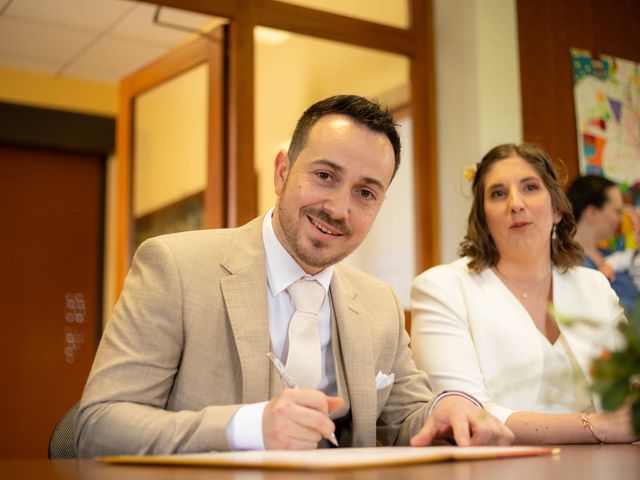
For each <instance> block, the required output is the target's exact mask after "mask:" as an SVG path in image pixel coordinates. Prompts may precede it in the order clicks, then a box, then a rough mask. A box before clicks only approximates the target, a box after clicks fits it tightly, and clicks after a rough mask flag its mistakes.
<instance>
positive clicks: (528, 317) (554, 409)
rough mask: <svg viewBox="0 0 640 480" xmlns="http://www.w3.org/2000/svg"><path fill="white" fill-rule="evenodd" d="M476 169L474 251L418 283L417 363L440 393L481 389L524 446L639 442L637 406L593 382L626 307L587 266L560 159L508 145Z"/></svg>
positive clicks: (467, 244)
mask: <svg viewBox="0 0 640 480" xmlns="http://www.w3.org/2000/svg"><path fill="white" fill-rule="evenodd" d="M476 170H477V171H476V172H475V176H474V178H473V186H472V190H473V204H472V206H471V211H470V213H469V219H468V227H467V234H466V237H465V238H464V240H463V242H462V243H461V248H460V252H461V256H462V258H460V259H458V260H457V261H455V262H453V263H451V264H448V265H440V266H436V267H433V268H431V269H429V270H427V271H426V272H424V273H422V274H421V275H419V276H418V277H417V278H416V279H415V280H414V282H413V285H412V291H411V306H412V331H411V341H412V343H411V345H412V349H413V352H414V358H415V360H416V364H417V366H418V367H419V368H421V369H423V370H425V372H427V374H428V376H429V378H430V379H431V383H432V387H433V388H434V389H435V390H436V391H437V390H448V389H454V390H457V389H460V390H464V391H465V392H468V393H471V394H472V395H473V396H475V397H477V398H478V399H479V400H480V401H481V402H482V403H483V404H484V406H485V408H486V409H487V410H488V411H489V412H490V413H492V414H494V415H495V416H496V417H498V418H499V419H500V420H501V421H503V422H504V423H505V425H506V426H507V427H509V428H510V429H511V430H512V431H513V433H514V435H515V442H516V443H519V444H562V443H597V442H606V443H617V442H632V441H634V440H637V436H636V435H635V434H634V433H633V430H632V426H631V415H630V411H629V409H628V408H622V409H620V410H619V411H616V412H614V413H600V410H599V406H598V401H597V398H594V397H593V396H592V395H591V392H590V389H589V379H590V374H589V370H590V362H591V361H592V359H594V358H595V357H597V356H598V355H599V354H600V353H601V352H602V350H603V349H605V348H607V349H614V348H616V347H617V346H618V345H619V342H621V339H620V338H619V336H618V335H617V334H618V332H617V330H616V326H617V325H618V322H620V321H623V320H624V315H623V310H622V308H621V307H620V305H619V303H618V299H617V297H616V295H615V293H614V292H613V290H612V289H611V287H610V285H609V282H608V281H607V279H606V278H605V277H604V275H602V273H600V272H598V271H595V270H591V269H587V268H584V267H581V266H578V265H579V264H580V263H581V262H582V250H581V248H580V246H579V245H578V244H577V243H576V242H575V241H574V240H573V235H574V233H575V222H574V220H573V215H572V213H571V205H570V204H569V201H568V200H567V198H566V196H565V194H564V193H563V191H562V189H561V188H560V184H561V179H560V178H559V176H558V173H557V170H556V167H555V166H554V164H553V163H552V161H551V159H550V158H549V157H548V155H547V154H546V153H545V152H544V151H543V150H541V149H540V148H539V147H536V146H533V145H529V144H524V145H513V144H505V145H500V146H497V147H495V148H493V149H492V150H491V151H489V152H488V153H487V154H486V155H485V156H484V158H483V159H482V161H481V162H480V163H479V164H477V166H476ZM567 320H569V321H567ZM571 321H575V322H571Z"/></svg>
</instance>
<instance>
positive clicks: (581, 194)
mask: <svg viewBox="0 0 640 480" xmlns="http://www.w3.org/2000/svg"><path fill="white" fill-rule="evenodd" d="M567 197H569V201H570V202H571V206H572V207H573V216H574V217H575V220H576V224H577V232H576V236H575V240H576V241H577V242H578V243H579V244H580V245H581V246H582V248H583V250H584V265H585V266H587V267H589V268H594V269H597V270H600V271H601V272H602V273H604V275H605V276H606V277H607V278H608V279H609V282H611V286H612V287H613V290H614V291H615V292H616V293H617V294H618V298H619V299H620V303H621V304H622V305H623V306H624V309H625V311H626V312H627V315H628V316H629V315H631V314H632V313H633V309H634V306H635V303H636V301H637V299H638V289H637V287H636V284H635V283H634V280H633V276H632V271H633V269H634V268H635V265H634V261H635V260H636V254H637V252H635V251H631V250H625V251H615V252H614V251H610V250H606V249H603V248H600V246H599V245H600V243H601V242H603V241H607V240H611V239H612V238H613V236H614V235H615V234H616V232H617V231H618V227H619V226H620V221H621V220H622V213H623V207H624V204H623V199H622V193H621V192H620V189H619V188H618V186H617V185H616V184H615V183H614V182H612V181H611V180H609V179H608V178H605V177H600V176H596V175H588V176H585V177H578V178H576V179H575V180H574V181H573V182H572V183H571V185H570V186H569V189H568V190H567Z"/></svg>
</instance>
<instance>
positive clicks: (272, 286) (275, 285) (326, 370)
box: [227, 209, 337, 450]
mask: <svg viewBox="0 0 640 480" xmlns="http://www.w3.org/2000/svg"><path fill="white" fill-rule="evenodd" d="M272 213H273V209H271V210H269V212H268V213H267V214H266V215H265V217H264V221H263V224H262V241H263V243H264V250H265V261H266V270H267V283H268V285H269V290H268V292H267V296H268V304H269V334H270V336H271V350H272V352H273V353H274V354H275V355H276V356H277V357H278V358H280V360H282V363H286V360H287V353H288V350H289V344H288V339H287V334H288V330H289V322H290V321H291V317H292V316H293V314H294V312H295V310H296V309H295V306H294V304H293V301H292V299H291V296H290V295H289V293H288V292H287V288H288V287H289V285H291V284H292V283H293V282H295V281H296V280H299V279H300V278H309V279H313V280H317V281H318V283H320V285H322V287H323V288H324V290H325V293H327V295H325V299H324V302H323V303H322V306H321V307H320V312H319V313H318V332H319V334H320V347H321V349H322V351H321V362H322V377H321V379H320V385H319V386H318V390H321V391H323V392H324V393H326V394H327V395H336V392H337V384H336V369H335V362H334V360H333V349H332V348H331V300H330V295H329V285H330V284H331V278H332V276H333V266H330V267H327V268H325V269H324V270H323V271H322V272H320V273H318V274H317V275H309V274H307V273H305V272H304V270H302V268H301V267H300V265H298V263H297V262H296V261H295V260H294V259H293V257H292V256H291V255H290V254H289V252H287V250H286V249H285V248H284V247H283V246H282V244H281V243H280V240H278V237H276V235H275V232H274V231H273V224H272V218H271V216H272ZM266 404H267V402H260V403H253V404H249V405H245V406H243V407H241V408H239V409H238V411H237V412H236V414H235V415H234V416H233V418H232V419H231V421H229V424H228V425H227V440H228V442H229V446H230V447H231V449H233V450H264V441H263V438H262V413H263V411H264V407H265V406H266Z"/></svg>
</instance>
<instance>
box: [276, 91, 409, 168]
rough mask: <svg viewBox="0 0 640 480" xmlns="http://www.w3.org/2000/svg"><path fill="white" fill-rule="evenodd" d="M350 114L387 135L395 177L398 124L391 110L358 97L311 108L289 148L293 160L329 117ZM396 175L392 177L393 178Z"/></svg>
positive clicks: (322, 102) (340, 97) (340, 98)
mask: <svg viewBox="0 0 640 480" xmlns="http://www.w3.org/2000/svg"><path fill="white" fill-rule="evenodd" d="M331 114H337V115H346V116H348V117H350V118H352V119H353V120H355V121H356V122H358V123H360V124H362V125H364V126H365V127H367V128H369V129H370V130H373V131H374V132H379V133H384V134H385V135H386V137H387V138H388V139H389V141H390V142H391V146H392V147H393V156H394V159H395V165H394V168H393V176H395V174H396V171H398V167H399V166H400V137H399V135H398V131H397V130H396V127H397V124H396V123H395V121H394V120H393V116H392V115H391V112H389V109H387V108H383V107H381V106H380V104H379V103H378V102H377V101H375V100H367V99H366V98H363V97H360V96H358V95H336V96H333V97H329V98H325V99H324V100H320V101H319V102H317V103H314V104H313V105H311V106H310V107H309V108H308V109H307V110H306V111H305V112H304V113H303V114H302V116H301V117H300V119H299V120H298V123H297V124H296V129H295V130H294V132H293V137H292V138H291V144H290V145H289V152H288V154H289V161H290V162H291V163H293V162H295V160H296V158H298V155H299V154H300V152H301V151H302V149H303V148H304V146H305V145H306V143H307V138H308V136H309V131H310V130H311V127H313V126H314V125H315V123H316V122H317V121H318V120H320V119H321V118H322V117H324V116H325V115H331ZM393 176H392V177H391V178H393Z"/></svg>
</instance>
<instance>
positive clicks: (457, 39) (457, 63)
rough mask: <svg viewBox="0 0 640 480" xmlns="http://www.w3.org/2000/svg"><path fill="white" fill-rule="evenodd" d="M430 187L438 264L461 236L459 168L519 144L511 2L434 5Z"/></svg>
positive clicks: (463, 199)
mask: <svg viewBox="0 0 640 480" xmlns="http://www.w3.org/2000/svg"><path fill="white" fill-rule="evenodd" d="M433 7H434V19H435V20H434V22H435V25H434V29H435V57H436V99H437V112H438V113H437V115H438V118H437V125H438V185H439V198H440V245H441V261H442V263H447V262H450V261H452V260H454V259H456V258H457V249H458V245H459V243H460V241H461V240H462V238H463V237H464V234H465V232H466V221H467V215H468V212H469V208H470V206H471V201H470V183H469V182H468V181H467V180H465V179H464V177H463V176H462V171H463V169H464V167H465V166H467V165H471V164H473V163H476V162H478V161H480V159H481V158H482V156H483V155H484V154H485V153H486V152H487V151H488V150H489V149H491V148H492V147H494V146H495V145H498V144H500V143H507V142H513V143H521V142H522V108H521V103H520V75H519V60H518V35H517V12H516V5H515V0H435V1H434V3H433Z"/></svg>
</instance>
